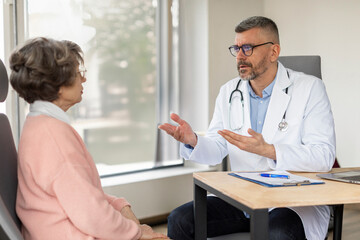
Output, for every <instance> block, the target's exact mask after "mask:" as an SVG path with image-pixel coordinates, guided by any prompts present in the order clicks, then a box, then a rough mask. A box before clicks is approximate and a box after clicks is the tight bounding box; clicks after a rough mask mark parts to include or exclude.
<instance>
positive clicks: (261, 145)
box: [218, 128, 276, 160]
mask: <svg viewBox="0 0 360 240" xmlns="http://www.w3.org/2000/svg"><path fill="white" fill-rule="evenodd" d="M218 133H219V134H220V135H221V136H222V137H223V138H225V139H226V141H228V142H229V143H231V144H233V145H235V146H237V147H238V148H240V149H241V150H244V151H246V152H251V153H255V154H258V155H260V156H263V157H267V158H270V159H273V160H276V152H275V148H274V145H272V144H268V143H267V142H265V140H264V138H263V136H262V134H261V133H257V132H255V131H254V130H252V129H251V128H249V129H248V133H249V134H250V136H243V135H240V134H237V133H234V132H232V131H229V130H220V131H218Z"/></svg>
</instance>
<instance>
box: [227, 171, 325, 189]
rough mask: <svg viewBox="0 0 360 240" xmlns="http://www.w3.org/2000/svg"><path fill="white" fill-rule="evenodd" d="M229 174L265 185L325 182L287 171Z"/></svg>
mask: <svg viewBox="0 0 360 240" xmlns="http://www.w3.org/2000/svg"><path fill="white" fill-rule="evenodd" d="M229 175H231V176H234V177H238V178H241V179H245V180H248V181H251V182H254V183H257V184H260V185H263V186H266V187H289V186H302V185H313V184H323V183H325V182H324V181H321V180H315V179H311V178H307V177H302V176H298V175H295V174H291V173H289V172H287V171H267V172H233V173H229Z"/></svg>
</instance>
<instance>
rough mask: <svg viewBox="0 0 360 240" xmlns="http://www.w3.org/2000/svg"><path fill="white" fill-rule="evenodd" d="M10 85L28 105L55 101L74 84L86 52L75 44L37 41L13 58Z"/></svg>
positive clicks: (31, 41) (26, 46)
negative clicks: (64, 90)
mask: <svg viewBox="0 0 360 240" xmlns="http://www.w3.org/2000/svg"><path fill="white" fill-rule="evenodd" d="M9 61H10V68H11V74H10V83H11V85H12V87H13V88H14V89H15V91H16V92H17V93H18V94H19V96H20V97H22V98H24V100H25V101H26V102H28V103H33V102H34V101H36V100H43V101H49V102H52V101H55V100H56V99H58V97H59V95H58V94H59V90H60V87H62V86H71V85H73V84H74V82H75V79H76V75H77V72H78V66H79V65H83V64H84V59H83V52H82V50H81V48H80V47H79V45H77V44H76V43H73V42H71V41H67V40H63V41H58V40H54V39H50V38H44V37H37V38H33V39H30V40H28V41H26V42H25V44H24V45H23V46H20V47H19V48H18V49H16V50H15V51H14V52H13V53H12V54H11V56H10V60H9Z"/></svg>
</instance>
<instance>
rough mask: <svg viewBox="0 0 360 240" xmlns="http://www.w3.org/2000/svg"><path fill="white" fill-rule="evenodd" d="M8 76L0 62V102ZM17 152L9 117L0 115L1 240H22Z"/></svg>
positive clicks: (4, 94) (4, 95)
mask: <svg viewBox="0 0 360 240" xmlns="http://www.w3.org/2000/svg"><path fill="white" fill-rule="evenodd" d="M8 87H9V80H8V75H7V73H6V68H5V66H4V64H3V62H2V61H1V60H0V102H3V101H5V99H6V96H7V92H8ZM17 184H18V180H17V152H16V147H15V143H14V139H13V135H12V132H11V127H10V123H9V120H8V118H7V116H6V115H5V114H3V113H0V227H1V228H0V239H11V240H21V239H23V237H22V236H21V232H20V228H21V222H20V220H19V218H18V217H17V215H16V211H15V203H16V192H17Z"/></svg>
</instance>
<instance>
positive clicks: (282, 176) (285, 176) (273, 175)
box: [260, 173, 290, 179]
mask: <svg viewBox="0 0 360 240" xmlns="http://www.w3.org/2000/svg"><path fill="white" fill-rule="evenodd" d="M260 176H262V177H271V178H287V179H289V178H290V177H289V176H288V175H280V174H271V173H260Z"/></svg>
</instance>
